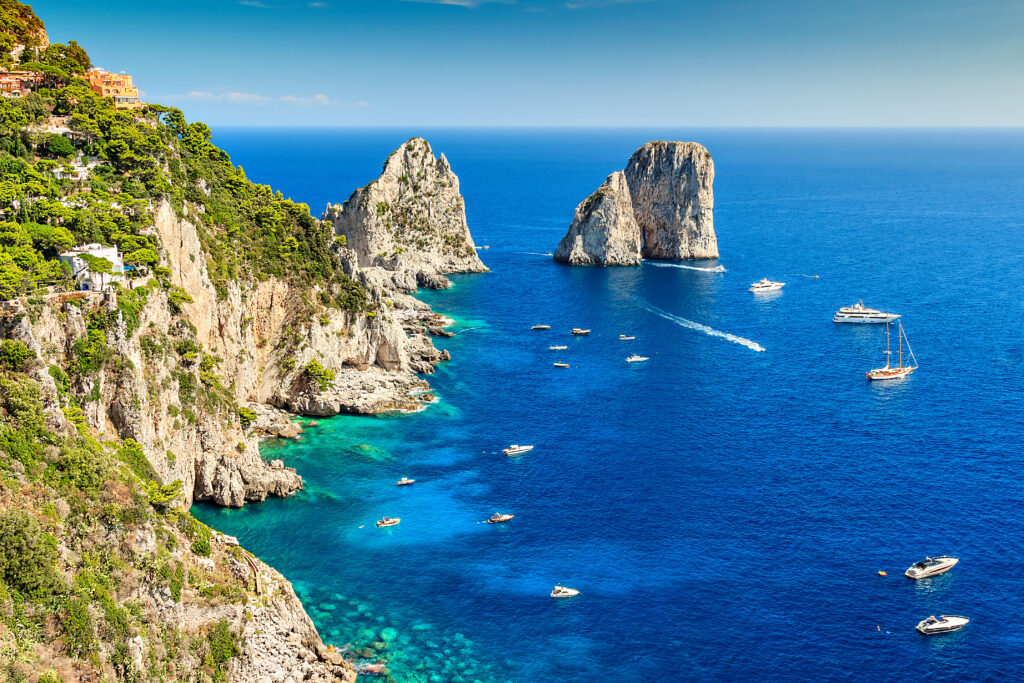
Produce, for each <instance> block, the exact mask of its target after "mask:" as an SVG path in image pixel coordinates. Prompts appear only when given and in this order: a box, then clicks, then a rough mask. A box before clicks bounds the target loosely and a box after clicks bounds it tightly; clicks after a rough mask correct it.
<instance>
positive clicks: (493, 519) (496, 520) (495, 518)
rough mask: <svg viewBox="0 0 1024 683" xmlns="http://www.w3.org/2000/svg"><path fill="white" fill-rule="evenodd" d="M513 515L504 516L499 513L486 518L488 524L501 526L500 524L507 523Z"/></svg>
mask: <svg viewBox="0 0 1024 683" xmlns="http://www.w3.org/2000/svg"><path fill="white" fill-rule="evenodd" d="M513 517H515V515H509V514H504V513H501V512H495V513H494V514H493V515H491V516H490V517H488V518H487V523H488V524H501V523H502V522H508V521H509V520H511V519H512V518H513Z"/></svg>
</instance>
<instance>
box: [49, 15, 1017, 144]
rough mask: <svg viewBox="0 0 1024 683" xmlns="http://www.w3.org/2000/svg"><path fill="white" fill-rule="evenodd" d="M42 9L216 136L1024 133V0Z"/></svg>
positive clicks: (110, 64) (59, 29)
mask: <svg viewBox="0 0 1024 683" xmlns="http://www.w3.org/2000/svg"><path fill="white" fill-rule="evenodd" d="M31 4H32V5H33V7H34V8H35V9H36V12H37V13H38V14H39V15H40V16H41V17H42V19H43V20H44V21H45V22H46V26H47V29H48V31H49V34H50V37H51V40H53V41H59V42H66V41H68V40H72V39H74V40H78V41H79V42H80V43H82V45H83V46H84V47H85V48H86V49H87V50H88V51H89V53H90V55H91V56H92V58H93V62H94V63H95V64H96V65H98V66H102V67H104V68H107V69H110V70H112V71H121V70H125V71H128V72H129V73H131V74H133V75H134V76H135V80H136V84H137V85H139V87H140V88H141V89H142V90H143V91H144V92H145V98H144V99H146V100H148V101H156V102H161V103H163V104H169V105H174V106H179V107H181V108H182V109H183V110H184V111H185V113H186V115H187V116H188V118H189V119H199V120H203V121H206V122H208V123H211V124H218V125H227V124H231V125H265V124H271V125H296V126H388V125H419V126H439V125H441V126H444V125H449V126H808V125H810V126H878V125H883V126H886V125H893V126H960V125H968V126H1020V125H1024V87H1022V82H1024V76H1022V73H1024V2H1022V1H1021V0H975V1H971V0H885V1H878V0H842V1H841V0H820V1H819V2H812V1H809V0H719V1H712V0H706V1H702V2H690V1H684V0H568V1H567V0H560V1H556V0H418V1H417V0H323V1H320V2H315V1H309V0H242V1H241V2H239V1H237V0H176V1H175V2H149V1H148V0H147V1H144V2H139V1H138V0H131V1H129V0H101V1H95V2H90V1H87V0H39V1H38V2H33V3H31Z"/></svg>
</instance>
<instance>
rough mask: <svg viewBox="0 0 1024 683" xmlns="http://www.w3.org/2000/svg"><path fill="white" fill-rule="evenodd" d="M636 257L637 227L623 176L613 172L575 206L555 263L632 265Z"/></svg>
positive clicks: (637, 246)
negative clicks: (573, 215) (574, 212)
mask: <svg viewBox="0 0 1024 683" xmlns="http://www.w3.org/2000/svg"><path fill="white" fill-rule="evenodd" d="M640 258H641V257H640V228H639V226H638V225H637V222H636V220H635V219H634V217H633V203H632V201H631V200H630V197H629V188H628V187H627V185H626V176H625V174H623V172H622V171H616V172H615V173H612V174H611V175H610V176H608V179H607V180H605V181H604V184H603V185H601V187H599V188H598V189H597V191H595V192H594V194H592V195H590V196H589V197H587V199H585V200H584V201H583V202H582V203H580V205H579V206H577V207H576V216H575V218H573V221H572V225H570V226H569V232H568V233H567V234H566V236H565V237H563V238H562V241H561V243H559V245H558V249H556V250H555V260H557V261H565V262H566V263H571V264H573V265H577V266H579V265H602V266H635V265H637V264H638V263H640Z"/></svg>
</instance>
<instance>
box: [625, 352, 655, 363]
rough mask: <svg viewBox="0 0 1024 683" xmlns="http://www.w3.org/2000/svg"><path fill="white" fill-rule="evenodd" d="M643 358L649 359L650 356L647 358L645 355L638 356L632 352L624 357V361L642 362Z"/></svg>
mask: <svg viewBox="0 0 1024 683" xmlns="http://www.w3.org/2000/svg"><path fill="white" fill-rule="evenodd" d="M645 360H650V358H648V357H647V356H638V355H637V354H635V353H634V354H633V355H632V356H630V357H629V358H627V359H626V362H627V363H643V362H644V361H645Z"/></svg>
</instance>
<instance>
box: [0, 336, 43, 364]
mask: <svg viewBox="0 0 1024 683" xmlns="http://www.w3.org/2000/svg"><path fill="white" fill-rule="evenodd" d="M35 357H36V354H35V353H33V352H32V351H31V350H30V349H29V348H28V347H27V346H25V345H24V344H22V343H21V342H20V341H14V340H13V339H4V340H3V342H0V368H7V369H8V370H10V371H11V372H24V371H25V363H27V362H28V360H29V359H30V358H35Z"/></svg>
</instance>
